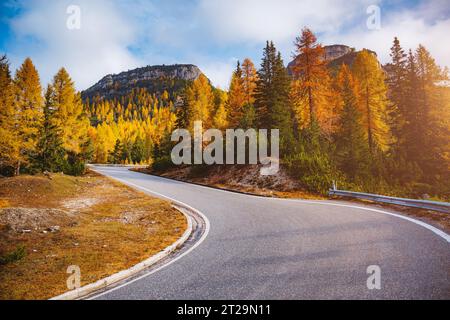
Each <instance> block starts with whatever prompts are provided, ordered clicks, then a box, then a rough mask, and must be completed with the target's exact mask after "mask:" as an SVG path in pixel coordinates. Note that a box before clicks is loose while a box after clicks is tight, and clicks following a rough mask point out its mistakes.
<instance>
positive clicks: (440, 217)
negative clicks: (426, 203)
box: [131, 166, 450, 233]
mask: <svg viewBox="0 0 450 320" xmlns="http://www.w3.org/2000/svg"><path fill="white" fill-rule="evenodd" d="M131 170H133V171H137V172H142V173H147V174H153V175H157V176H161V177H165V178H169V179H174V180H178V181H185V182H190V183H195V184H199V185H204V186H209V187H214V188H219V189H223V190H228V191H235V192H244V193H250V194H254V195H260V196H265V197H277V198H288V199H314V200H327V199H331V198H329V197H323V196H321V195H319V194H314V193H311V192H309V191H306V190H304V189H302V188H301V187H300V186H299V185H298V184H297V183H296V182H295V181H294V180H293V179H292V178H291V177H289V176H288V175H287V174H286V173H285V172H283V170H280V171H279V174H277V175H276V176H269V177H262V176H261V175H260V174H259V171H258V170H259V167H257V166H234V167H233V166H228V167H227V166H217V167H214V166H213V167H206V168H205V167H200V166H199V167H198V168H197V169H196V170H192V167H189V166H179V167H176V168H171V169H168V170H165V171H164V172H155V171H153V170H151V169H149V168H135V169H131ZM332 199H334V200H340V198H332ZM342 200H344V201H346V202H351V203H355V204H364V205H370V206H371V207H374V208H378V209H385V210H390V211H395V212H396V213H400V214H403V215H405V216H409V217H412V218H415V219H418V220H421V221H424V222H426V223H428V224H430V225H433V226H435V227H437V228H439V229H441V230H444V231H445V232H447V233H450V215H449V214H447V213H442V212H436V211H432V210H422V209H416V208H409V207H403V206H398V205H389V204H380V203H375V202H371V201H366V200H354V199H344V198H342Z"/></svg>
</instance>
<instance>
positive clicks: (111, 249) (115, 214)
mask: <svg viewBox="0 0 450 320" xmlns="http://www.w3.org/2000/svg"><path fill="white" fill-rule="evenodd" d="M0 208H15V209H0V255H1V256H5V255H6V254H7V253H11V252H13V251H14V250H15V249H16V248H17V247H18V246H25V248H26V256H25V257H24V258H22V259H21V260H19V261H17V262H13V263H9V264H6V265H3V266H0V299H46V298H50V297H52V296H55V295H58V294H61V293H63V292H65V291H67V287H66V280H67V278H68V276H69V274H67V273H66V270H67V267H68V266H70V265H78V266H79V267H80V269H81V282H82V283H81V284H82V285H85V284H88V283H92V282H94V281H96V280H99V279H101V278H104V277H106V276H108V275H111V274H113V273H115V272H118V271H120V270H123V269H126V268H129V267H131V266H133V265H135V264H136V263H138V262H140V261H142V260H144V259H146V258H148V257H149V256H151V255H153V254H155V253H157V252H159V251H160V250H162V249H164V248H165V247H167V246H168V245H170V244H172V243H173V242H174V241H176V240H177V239H178V238H179V237H180V236H181V235H182V234H183V232H184V230H185V229H186V219H185V218H184V216H183V215H182V214H181V213H179V212H178V211H176V210H175V209H173V208H171V206H170V204H169V203H168V202H166V201H163V200H159V199H155V198H151V197H149V196H147V195H145V194H143V193H140V192H137V191H134V190H132V189H131V188H128V187H126V186H124V185H122V184H119V183H117V182H114V181H112V180H110V179H108V178H105V177H103V176H100V175H97V174H94V173H89V174H88V175H86V176H84V177H77V178H75V177H69V176H64V175H52V179H51V180H50V179H49V178H47V177H44V176H22V177H16V178H4V179H0ZM27 208H32V210H30V209H27ZM43 209H46V210H43ZM48 209H58V210H59V211H54V210H48ZM11 211H14V215H13V216H12V218H11V216H10V217H9V218H8V219H7V217H6V215H8V214H9V215H11ZM55 212H59V214H57V215H55V214H54V213H55ZM2 221H3V222H2ZM55 225H58V226H59V227H60V228H59V230H58V231H55V232H50V231H47V228H49V227H52V226H55ZM22 230H26V232H22Z"/></svg>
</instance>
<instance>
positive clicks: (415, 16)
mask: <svg viewBox="0 0 450 320" xmlns="http://www.w3.org/2000/svg"><path fill="white" fill-rule="evenodd" d="M439 5H442V6H443V7H442V8H441V9H442V10H443V9H445V8H446V7H445V4H444V2H443V1H439V0H438V1H434V2H433V1H430V2H427V3H424V4H422V5H421V6H420V7H419V9H416V10H414V11H413V10H403V11H401V12H392V13H389V12H384V11H383V6H381V10H382V16H381V18H382V19H381V29H380V30H368V29H367V28H364V27H361V28H354V29H351V30H349V31H347V32H345V33H334V34H328V35H325V36H324V38H323V40H324V42H327V43H333V42H340V43H344V44H347V45H350V46H353V47H356V48H357V49H362V48H368V49H371V50H374V51H376V52H377V54H378V57H379V58H380V60H381V61H382V62H383V63H386V62H389V61H390V56H389V53H390V47H391V46H392V42H393V40H394V37H398V38H399V40H400V42H401V45H402V47H403V48H404V49H405V51H407V50H409V49H412V50H415V49H416V48H417V47H418V45H419V44H422V45H424V46H425V47H426V48H427V49H428V50H429V51H430V52H431V54H432V56H433V57H434V58H435V59H436V61H437V63H438V64H440V65H442V66H450V43H449V42H448V41H445V39H447V38H448V32H449V30H450V18H449V17H448V16H447V17H446V18H442V19H436V18H434V19H433V16H434V17H436V15H438V16H439V15H440V13H441V12H442V10H439ZM447 7H448V4H447Z"/></svg>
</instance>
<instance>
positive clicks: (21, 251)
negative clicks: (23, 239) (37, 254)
mask: <svg viewBox="0 0 450 320" xmlns="http://www.w3.org/2000/svg"><path fill="white" fill-rule="evenodd" d="M26 254H27V252H26V250H25V246H18V247H17V248H16V249H15V250H14V251H13V252H10V253H7V254H5V255H2V256H0V265H6V264H9V263H14V262H17V261H20V260H21V259H23V258H24V257H25V256H26Z"/></svg>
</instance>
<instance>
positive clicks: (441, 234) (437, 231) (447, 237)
mask: <svg viewBox="0 0 450 320" xmlns="http://www.w3.org/2000/svg"><path fill="white" fill-rule="evenodd" d="M118 171H119V170H118ZM129 171H130V170H129ZM131 172H136V171H131ZM136 173H140V172H136ZM140 174H144V175H147V174H145V173H140ZM150 176H151V177H156V178H158V179H161V180H170V181H174V182H177V183H180V184H183V183H187V184H189V185H191V186H195V187H199V188H205V189H208V190H214V191H219V192H224V193H228V194H229V193H233V194H236V195H241V196H246V197H256V198H261V199H269V200H276V201H294V202H300V203H308V204H320V205H329V206H337V207H348V208H354V209H360V210H366V211H372V212H377V213H382V214H385V215H389V216H392V217H396V218H400V219H403V220H406V221H409V222H412V223H414V224H416V225H419V226H421V227H424V228H426V229H428V230H430V231H431V232H433V233H435V234H436V235H438V236H439V237H441V238H443V239H444V240H445V241H447V242H448V243H450V235H448V234H447V233H445V232H444V231H442V230H440V229H438V228H436V227H433V226H432V225H429V224H428V223H426V222H423V221H420V220H417V219H414V218H410V217H407V216H404V215H400V214H396V213H393V212H389V211H384V210H379V209H373V208H367V207H362V206H354V205H349V204H340V203H332V202H326V201H323V200H317V201H310V200H301V199H284V198H272V197H264V196H259V195H254V194H245V193H239V192H233V191H228V190H223V189H219V188H211V187H208V186H202V185H199V184H193V183H189V182H185V181H179V180H174V179H168V178H165V177H160V176H154V175H150Z"/></svg>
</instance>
